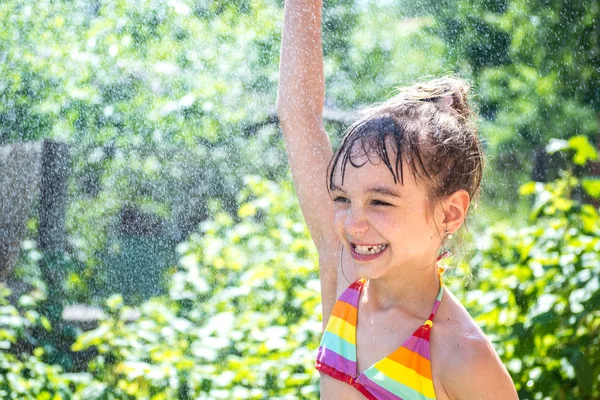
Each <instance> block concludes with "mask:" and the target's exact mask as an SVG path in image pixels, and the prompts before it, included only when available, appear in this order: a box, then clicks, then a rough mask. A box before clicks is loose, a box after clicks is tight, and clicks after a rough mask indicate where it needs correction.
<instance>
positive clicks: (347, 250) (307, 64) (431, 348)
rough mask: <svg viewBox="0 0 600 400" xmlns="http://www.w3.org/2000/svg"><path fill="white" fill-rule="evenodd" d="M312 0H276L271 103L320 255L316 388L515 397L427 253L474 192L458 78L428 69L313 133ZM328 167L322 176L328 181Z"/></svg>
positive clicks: (472, 151) (405, 395)
mask: <svg viewBox="0 0 600 400" xmlns="http://www.w3.org/2000/svg"><path fill="white" fill-rule="evenodd" d="M321 9H322V4H321V0H287V1H286V5H285V20H284V28H283V40H282V51H281V66H280V85H279V96H278V105H277V112H278V116H279V120H280V122H281V126H282V129H283V135H284V140H285V144H286V149H287V154H288V158H289V162H290V165H291V170H292V176H293V179H294V184H295V188H296V191H297V193H298V196H299V199H300V205H301V208H302V212H303V214H304V217H305V219H306V223H307V224H308V227H309V230H310V233H311V236H312V238H313V241H314V242H315V244H316V246H317V249H318V253H319V265H320V274H321V295H322V301H323V303H322V304H323V305H322V307H323V308H322V311H323V322H324V328H325V329H324V334H323V337H322V340H321V345H320V348H319V352H318V355H317V360H316V364H315V365H316V368H317V369H318V370H319V371H320V372H321V397H322V398H323V399H345V400H346V399H348V400H350V399H364V398H368V399H386V400H387V399H404V400H413V399H469V400H470V399H502V400H507V399H508V400H510V399H516V398H517V395H516V391H515V389H514V385H513V383H512V381H511V379H510V376H509V375H508V373H507V371H506V369H505V368H504V366H503V365H502V363H501V361H500V359H499V358H498V356H497V355H496V353H495V352H494V350H493V348H492V346H491V345H490V343H489V342H488V340H487V339H486V337H485V336H484V334H483V332H482V331H481V330H480V329H479V328H478V327H477V325H476V324H475V322H474V321H473V319H472V318H471V317H470V316H469V314H468V313H467V311H466V310H465V309H464V307H462V305H461V304H460V302H459V301H458V300H457V299H456V298H455V297H454V296H453V295H452V293H450V291H449V290H448V289H447V288H445V286H444V283H443V280H442V276H441V270H439V269H438V266H437V261H438V260H439V258H440V257H441V256H438V254H439V252H440V249H441V248H442V247H443V246H444V244H445V243H446V241H447V240H450V239H451V238H452V235H453V234H454V232H456V231H457V230H458V229H459V228H460V227H461V226H462V225H463V222H464V220H465V217H466V215H467V211H468V209H469V205H470V203H471V200H472V199H473V198H474V197H475V196H476V195H477V193H478V189H479V183H480V181H481V174H482V168H483V153H482V149H481V146H480V143H479V140H478V138H477V131H476V129H475V127H474V126H473V125H472V124H471V123H470V122H469V121H470V120H471V117H470V113H471V111H470V108H469V106H468V105H467V102H466V98H467V90H468V87H467V86H466V84H465V83H464V82H463V81H461V80H458V79H451V78H445V79H438V80H435V81H431V82H429V83H427V84H423V85H417V86H413V87H411V88H409V89H406V90H404V91H403V92H401V93H400V94H398V95H397V96H395V97H394V98H392V99H390V100H388V101H386V102H384V103H382V104H379V105H377V106H374V107H372V108H370V109H369V110H367V111H365V112H363V113H362V116H361V118H360V119H359V120H358V121H357V122H356V123H354V124H353V125H352V127H351V128H350V129H349V131H348V132H347V133H346V134H345V136H344V138H343V140H342V143H341V145H340V147H339V149H338V150H337V151H336V153H335V154H333V152H332V148H331V144H330V142H329V140H328V137H327V134H326V132H325V131H324V127H323V123H322V110H323V104H324V77H323V60H322V49H321V11H322V10H321ZM325 177H326V178H327V179H326V181H327V186H325V179H324V178H325Z"/></svg>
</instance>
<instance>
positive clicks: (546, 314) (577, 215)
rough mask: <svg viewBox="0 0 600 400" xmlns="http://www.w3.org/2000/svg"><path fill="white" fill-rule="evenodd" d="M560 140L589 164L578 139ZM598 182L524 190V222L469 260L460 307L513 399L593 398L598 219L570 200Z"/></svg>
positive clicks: (567, 179)
mask: <svg viewBox="0 0 600 400" xmlns="http://www.w3.org/2000/svg"><path fill="white" fill-rule="evenodd" d="M560 143H563V142H560ZM560 143H558V144H560ZM586 143H587V144H588V145H585V144H586ZM556 144H557V142H554V143H553V146H554V147H556ZM563 144H564V145H563V146H560V147H561V148H564V149H568V150H569V151H572V152H573V154H574V158H573V159H574V161H575V164H579V165H583V164H585V162H586V161H587V160H588V159H597V154H596V152H595V150H594V149H593V147H591V146H589V143H588V142H587V140H585V138H583V137H577V138H573V139H571V140H570V141H569V142H564V143H563ZM599 185H600V183H599V182H598V181H597V180H592V179H588V178H584V179H577V178H575V177H574V176H573V175H572V172H571V171H567V172H564V173H563V174H562V177H561V178H560V179H558V180H556V181H554V182H550V183H546V184H544V183H540V182H538V183H534V182H531V183H528V184H525V185H523V186H522V187H521V193H520V194H521V195H522V196H531V195H535V203H534V205H533V210H532V212H531V217H530V223H529V225H528V226H526V227H523V228H521V229H514V228H511V227H510V225H509V224H508V222H501V223H498V224H496V225H495V226H493V227H491V228H490V229H489V231H488V232H487V233H486V235H485V236H486V238H485V241H484V242H485V243H487V244H486V245H485V247H484V248H483V250H482V251H481V253H480V254H478V256H477V257H475V258H474V259H475V260H482V268H481V270H480V271H478V272H479V276H478V280H477V282H475V286H476V288H475V289H474V290H471V291H470V292H468V293H467V299H469V300H468V302H467V303H468V304H467V306H468V308H469V309H470V310H471V311H472V313H474V314H476V315H477V320H478V322H479V323H480V325H481V326H482V327H483V329H484V331H486V333H488V334H489V335H490V337H491V339H492V340H493V341H494V342H495V344H496V347H497V350H498V351H499V353H500V355H501V357H502V358H503V359H504V360H505V361H506V362H507V366H508V368H509V370H510V372H511V374H512V376H513V379H514V381H515V384H516V386H517V389H518V391H519V398H521V399H590V400H591V399H598V398H600V384H599V376H600V351H599V350H598V349H599V348H600V339H599V338H600V312H599V311H598V310H599V309H600V278H599V276H600V216H599V214H598V210H597V209H596V208H594V206H592V205H590V204H582V203H581V202H580V201H579V200H577V197H581V195H582V194H583V193H585V192H587V193H588V195H591V194H596V192H597V190H598V186H599Z"/></svg>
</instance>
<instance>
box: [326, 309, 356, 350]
mask: <svg viewBox="0 0 600 400" xmlns="http://www.w3.org/2000/svg"><path fill="white" fill-rule="evenodd" d="M327 331H328V332H331V333H335V334H336V335H338V336H339V337H341V338H342V339H344V340H345V341H346V342H348V343H351V344H354V345H356V328H355V327H354V326H353V325H352V324H349V323H348V322H346V321H344V320H343V319H341V318H338V317H336V316H335V315H332V316H331V317H329V322H328V323H327Z"/></svg>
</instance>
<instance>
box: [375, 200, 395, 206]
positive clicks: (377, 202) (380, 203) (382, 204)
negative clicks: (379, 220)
mask: <svg viewBox="0 0 600 400" xmlns="http://www.w3.org/2000/svg"><path fill="white" fill-rule="evenodd" d="M373 205H376V206H391V204H389V203H386V202H383V201H379V200H373Z"/></svg>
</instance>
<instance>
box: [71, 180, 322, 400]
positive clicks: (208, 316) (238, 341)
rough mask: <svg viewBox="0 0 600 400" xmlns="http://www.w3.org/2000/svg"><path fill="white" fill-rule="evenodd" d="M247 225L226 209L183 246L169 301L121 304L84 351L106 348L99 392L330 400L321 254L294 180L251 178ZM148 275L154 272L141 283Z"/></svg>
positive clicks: (113, 306)
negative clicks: (321, 395) (323, 395)
mask: <svg viewBox="0 0 600 400" xmlns="http://www.w3.org/2000/svg"><path fill="white" fill-rule="evenodd" d="M246 184H247V187H246V188H245V189H243V190H242V192H241V193H240V198H239V200H240V204H242V206H241V207H240V208H239V211H238V215H237V217H236V218H235V219H237V221H235V219H234V218H233V217H231V216H230V215H227V214H225V213H223V212H217V214H216V216H215V218H214V219H213V220H210V221H207V222H205V223H204V224H203V225H202V227H201V231H202V234H201V235H200V234H198V235H193V236H192V237H191V238H190V239H189V241H187V242H186V243H183V244H182V245H180V246H179V252H180V254H181V259H180V263H179V268H178V270H177V271H176V272H175V274H174V276H173V279H172V284H171V288H170V296H169V297H168V298H166V297H163V298H157V299H154V300H151V301H148V302H146V303H145V304H144V305H143V306H142V307H141V308H140V313H141V314H140V318H139V319H138V320H137V321H135V322H133V323H128V324H127V323H125V322H124V321H123V318H122V317H123V316H124V314H125V313H128V312H130V310H129V309H128V307H125V306H124V305H123V302H122V299H121V298H120V297H113V298H112V299H111V300H109V302H108V304H107V306H108V307H107V313H108V314H109V315H110V318H108V319H107V320H106V321H103V322H102V323H101V325H100V326H99V327H98V329H96V330H94V331H90V332H87V333H84V334H83V335H81V336H80V337H79V339H78V340H77V343H75V345H74V349H76V350H81V349H86V348H89V347H91V346H95V347H96V348H97V349H98V351H99V356H98V357H97V358H95V359H94V360H93V361H92V363H91V364H90V372H92V373H93V374H94V376H95V378H96V379H98V380H99V381H101V382H103V383H102V387H103V389H102V391H99V392H98V397H89V396H88V399H91V398H105V397H103V396H112V397H115V398H120V399H134V398H152V399H171V398H179V399H188V398H194V399H198V398H199V399H203V398H204V399H221V398H222V399H264V398H272V399H274V398H283V397H284V396H285V398H298V399H309V398H312V399H316V398H318V383H317V382H318V381H317V379H318V374H317V373H316V371H315V370H314V368H313V363H314V358H315V354H316V349H317V347H318V343H319V337H320V332H321V322H320V317H319V314H320V298H319V283H318V273H317V268H316V260H317V258H316V251H315V248H314V246H313V243H312V241H311V239H310V237H309V234H308V231H307V229H306V226H305V224H303V223H302V222H300V221H302V217H301V215H300V213H299V207H298V204H297V200H296V198H295V196H294V194H293V189H292V186H291V184H290V183H289V182H284V183H281V184H275V183H274V182H270V181H266V180H262V179H259V178H256V177H251V178H248V179H246ZM140 279H142V277H140Z"/></svg>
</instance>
